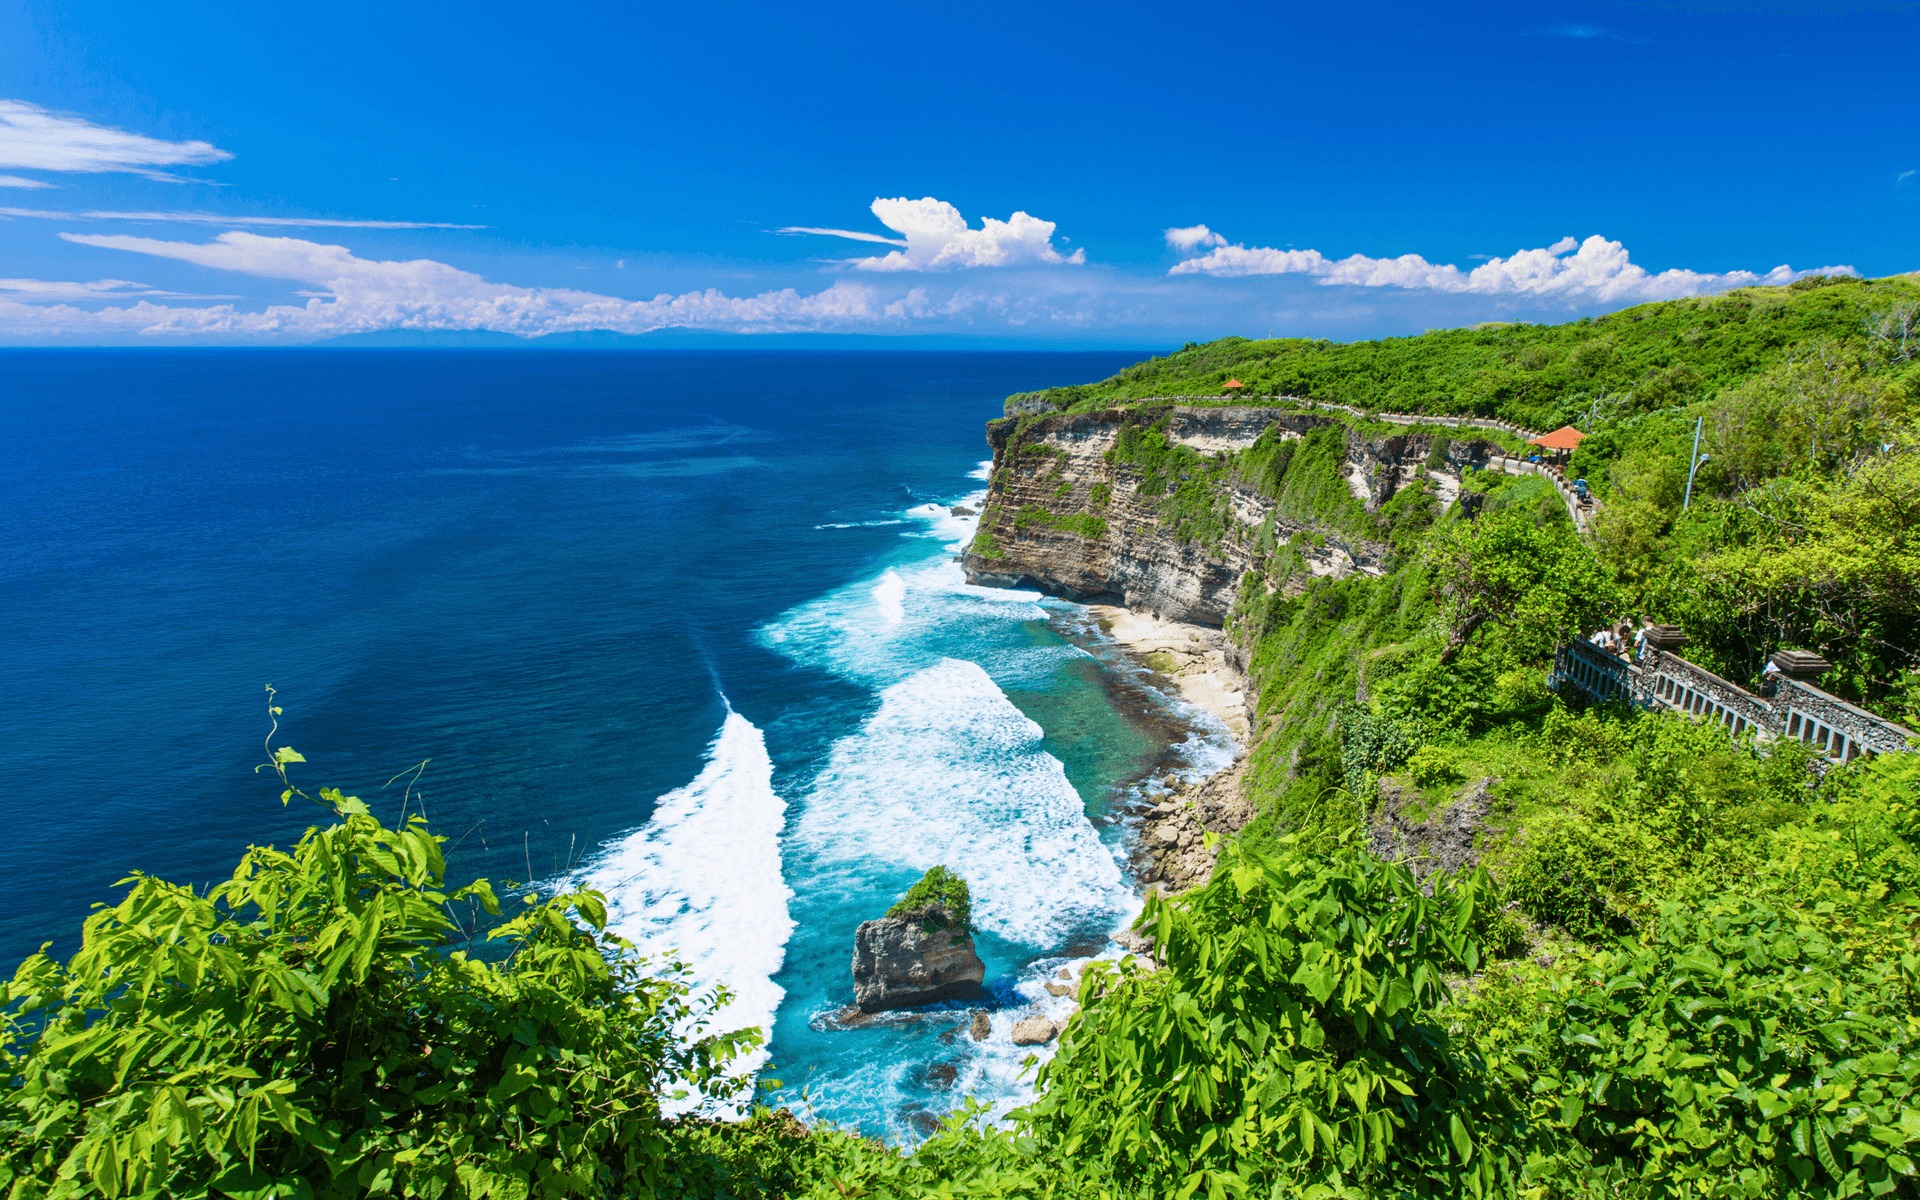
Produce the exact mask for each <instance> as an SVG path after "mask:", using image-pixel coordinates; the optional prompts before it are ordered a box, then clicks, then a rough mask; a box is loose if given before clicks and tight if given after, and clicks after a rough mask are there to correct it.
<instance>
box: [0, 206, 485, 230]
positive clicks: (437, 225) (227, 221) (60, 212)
mask: <svg viewBox="0 0 1920 1200" xmlns="http://www.w3.org/2000/svg"><path fill="white" fill-rule="evenodd" d="M0 216H5V217H38V218H40V219H42V220H47V221H176V222H186V223H188V224H192V225H262V226H269V227H277V228H309V229H311V228H321V229H487V228H489V226H486V225H455V224H452V223H451V222H447V221H347V220H335V219H334V218H332V217H226V216H221V215H220V214H219V213H193V212H110V211H107V210H105V209H97V208H96V209H84V210H80V211H67V210H64V209H53V208H0Z"/></svg>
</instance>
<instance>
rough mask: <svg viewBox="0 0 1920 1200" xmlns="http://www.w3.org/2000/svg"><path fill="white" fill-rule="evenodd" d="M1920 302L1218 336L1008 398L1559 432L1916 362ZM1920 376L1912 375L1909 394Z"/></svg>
mask: <svg viewBox="0 0 1920 1200" xmlns="http://www.w3.org/2000/svg"><path fill="white" fill-rule="evenodd" d="M1916 302H1920V280H1915V279H1914V278H1913V277H1911V276H1895V277H1893V278H1889V279H1878V280H1870V281H1864V282H1862V281H1856V280H1851V279H1847V280H1843V281H1839V282H1835V283H1833V284H1831V285H1828V286H1822V287H1817V288H1802V289H1799V290H1797V291H1796V290H1794V289H1791V288H1741V289H1738V290H1736V291H1732V292H1728V293H1726V294H1724V295H1718V296H1709V297H1701V298H1697V299H1689V300H1668V301H1662V302H1659V303H1654V304H1642V305H1639V306H1637V307H1634V308H1629V309H1624V310H1622V311H1620V312H1616V313H1611V314H1608V315H1607V316H1604V317H1594V318H1586V319H1582V320H1579V321H1574V322H1571V323H1569V324H1566V325H1525V324H1511V325H1490V326H1482V327H1479V328H1475V329H1448V330H1433V331H1430V332H1428V333H1425V334H1421V335H1420V336H1418V337H1401V338H1382V339H1379V340H1377V341H1368V342H1349V343H1335V342H1328V341H1316V340H1312V339H1307V338H1278V339H1270V340H1265V341H1249V340H1248V339H1246V338H1223V339H1221V340H1220V341H1217V342H1210V343H1208V344H1206V345H1203V346H1195V345H1191V344H1190V345H1189V347H1188V348H1186V349H1183V350H1181V351H1179V352H1178V353H1176V354H1172V355H1169V356H1167V357H1165V358H1155V359H1151V360H1149V361H1147V362H1143V363H1135V364H1134V365H1133V366H1130V367H1128V368H1126V369H1125V370H1124V371H1121V372H1120V373H1119V374H1117V375H1114V376H1112V377H1111V378H1109V379H1106V380H1103V381H1102V382H1100V383H1096V384H1086V385H1081V386H1076V387H1069V388H1049V389H1046V390H1045V391H1040V392H1032V393H1026V394H1024V395H1021V396H1014V397H1009V400H1010V401H1013V400H1024V399H1030V398H1031V399H1038V400H1039V401H1041V402H1043V403H1046V404H1049V405H1051V406H1052V407H1053V408H1054V409H1056V410H1059V411H1067V412H1085V411H1089V410H1092V409H1096V408H1108V407H1112V406H1114V405H1116V404H1123V403H1127V402H1130V401H1136V400H1145V399H1149V398H1154V397H1169V396H1217V395H1219V394H1220V390H1221V385H1222V384H1224V383H1225V382H1226V381H1227V379H1228V378H1229V377H1234V378H1238V379H1240V380H1241V381H1242V382H1244V383H1245V384H1247V385H1248V386H1247V392H1248V394H1249V395H1250V396H1256V397H1257V396H1269V395H1272V396H1291V397H1298V398H1301V399H1309V400H1314V401H1320V402H1325V403H1335V404H1346V405H1351V406H1352V407H1354V408H1356V409H1361V410H1374V411H1387V412H1415V413H1433V414H1435V415H1437V416H1452V415H1463V416H1464V415H1472V416H1482V417H1499V418H1503V419H1505V420H1509V421H1512V422H1514V423H1516V424H1519V425H1523V426H1526V427H1529V428H1533V429H1553V428H1557V427H1559V426H1560V425H1564V424H1568V423H1571V422H1573V421H1575V420H1576V419H1577V418H1579V417H1581V416H1583V415H1585V414H1588V413H1606V414H1611V415H1616V416H1628V415H1632V414H1634V413H1643V412H1652V411H1656V410H1659V409H1663V408H1670V407H1673V406H1675V405H1684V404H1687V403H1690V402H1692V401H1694V400H1697V399H1701V398H1704V397H1705V396H1707V395H1711V394H1713V393H1716V392H1718V391H1720V390H1723V389H1725V388H1728V387H1731V386H1733V385H1735V384H1736V383H1738V382H1739V381H1741V380H1743V379H1746V378H1748V377H1749V376H1752V375H1754V374H1755V373H1757V372H1761V371H1765V370H1767V369H1768V368H1771V367H1773V366H1775V365H1776V364H1780V363H1783V362H1785V361H1786V360H1788V359H1790V358H1791V357H1793V355H1794V353H1795V351H1796V349H1798V348H1800V347H1804V346H1807V345H1811V344H1813V343H1815V342H1818V341H1820V340H1821V339H1828V340H1831V341H1835V342H1842V341H1856V342H1861V343H1863V344H1866V343H1870V344H1871V346H1872V347H1875V348H1878V352H1880V353H1882V354H1883V355H1899V354H1901V353H1905V354H1907V356H1908V357H1907V358H1905V359H1903V360H1901V361H1902V362H1903V363H1905V364H1907V365H1909V366H1913V365H1915V362H1914V359H1915V356H1914V350H1915V347H1916V346H1917V345H1920V337H1916V336H1915V334H1914V332H1913V329H1914V319H1913V317H1912V308H1911V306H1912V305H1914V304H1915V303H1916ZM1917 378H1920V376H1916V375H1915V374H1914V373H1913V372H1912V371H1909V372H1908V373H1907V374H1906V375H1905V381H1906V385H1907V386H1909V387H1912V386H1913V385H1914V384H1915V381H1916V379H1917ZM1585 427H1586V426H1585V424H1583V425H1582V428H1585Z"/></svg>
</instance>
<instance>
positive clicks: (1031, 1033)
mask: <svg viewBox="0 0 1920 1200" xmlns="http://www.w3.org/2000/svg"><path fill="white" fill-rule="evenodd" d="M1059 1032H1060V1031H1059V1030H1058V1029H1055V1028H1054V1025H1053V1022H1052V1021H1049V1020H1047V1019H1046V1018H1045V1017H1025V1018H1023V1019H1021V1020H1018V1021H1015V1022H1014V1023H1013V1044H1014V1045H1016V1046H1044V1045H1046V1044H1047V1043H1048V1042H1050V1041H1052V1040H1053V1039H1054V1035H1055V1034H1058V1033H1059Z"/></svg>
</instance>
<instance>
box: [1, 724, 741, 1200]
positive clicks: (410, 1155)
mask: <svg viewBox="0 0 1920 1200" xmlns="http://www.w3.org/2000/svg"><path fill="white" fill-rule="evenodd" d="M296 761H300V756H299V755H298V754H296V753H294V752H293V751H292V750H291V749H288V748H284V747H283V748H280V749H278V750H277V751H276V752H275V765H276V767H278V768H280V769H282V770H284V768H285V766H286V764H287V763H289V762H296ZM289 794H291V791H290V793H289ZM320 800H321V801H322V802H323V803H324V804H325V805H326V806H327V807H328V808H329V809H330V810H331V812H332V814H333V818H334V819H333V821H332V823H331V824H329V825H327V826H325V827H315V828H312V829H310V830H308V832H307V834H306V836H305V837H304V838H302V839H301V841H300V843H299V845H297V846H296V847H294V848H293V849H292V850H290V851H282V850H277V849H274V848H272V847H265V848H257V849H254V850H251V851H249V852H248V854H247V856H246V857H245V858H244V859H242V860H241V862H240V864H239V866H238V867H237V868H236V869H235V870H234V873H233V875H232V877H231V878H230V879H228V880H226V881H225V882H223V883H220V884H219V885H217V886H214V887H212V888H210V889H207V890H204V891H202V890H198V889H195V888H192V887H189V886H185V885H181V884H173V883H168V882H165V881H163V880H160V879H156V878H153V877H151V876H147V875H135V876H133V877H131V878H130V879H128V880H127V881H126V883H127V884H128V885H129V887H128V890H127V892H126V894H125V896H124V897H122V898H121V900H120V901H119V902H118V903H117V904H114V905H112V906H110V907H102V908H100V909H99V910H98V911H96V912H95V913H94V915H93V916H92V917H90V918H89V919H88V920H87V923H86V927H85V929H84V931H83V935H82V944H81V947H80V949H79V951H78V953H76V954H75V955H74V956H73V957H72V958H71V959H70V960H69V961H68V962H66V963H64V964H62V963H56V962H54V961H52V960H50V959H48V958H47V957H46V956H45V955H44V954H37V955H35V956H33V957H32V958H29V959H28V960H27V961H26V962H25V963H23V964H21V966H20V968H19V970H18V971H17V972H16V973H15V974H14V977H13V979H12V981H11V982H10V983H8V984H7V985H5V987H4V989H0V1002H3V1003H4V1004H5V1005H6V1009H5V1021H6V1023H5V1025H4V1027H0V1055H4V1069H5V1073H6V1078H7V1079H8V1081H9V1086H8V1087H7V1088H6V1090H5V1091H4V1093H0V1183H4V1184H5V1185H6V1186H7V1187H8V1188H9V1193H8V1194H9V1195H10V1196H12V1197H16V1198H18V1200H27V1198H29V1197H46V1198H47V1200H54V1198H56V1197H69V1196H72V1197H80V1196H103V1197H120V1196H129V1197H131V1196H142V1197H146V1196H151V1197H175V1196H179V1197H187V1196H196V1197H198V1196H209V1195H225V1196H231V1197H235V1198H237V1200H256V1198H257V1200H266V1198H267V1197H285V1198H293V1200H297V1198H300V1197H309V1196H311V1197H335V1196H339V1197H345V1196H362V1195H370V1194H374V1195H394V1196H405V1197H423V1198H428V1200H432V1198H436V1197H442V1196H449V1197H451V1196H499V1197H529V1196H543V1197H544V1196H550V1197H561V1196H606V1195H640V1194H647V1193H648V1192H650V1191H652V1190H654V1189H655V1188H656V1187H657V1186H658V1185H659V1184H661V1183H662V1182H664V1180H665V1179H666V1178H667V1176H666V1172H667V1169H668V1162H669V1145H668V1141H667V1138H666V1136H665V1131H664V1125H663V1122H662V1118H661V1103H662V1100H663V1098H666V1097H671V1096H674V1095H679V1094H689V1095H688V1099H691V1100H699V1099H701V1098H705V1099H707V1100H708V1101H709V1102H724V1101H727V1100H730V1099H734V1098H737V1097H738V1095H739V1094H740V1092H741V1091H742V1089H744V1088H748V1087H750V1083H748V1082H747V1081H743V1080H740V1079H736V1078H734V1077H732V1076H730V1075H729V1074H727V1072H726V1067H727V1065H728V1063H729V1062H730V1061H731V1060H732V1059H733V1058H734V1057H735V1056H736V1055H737V1054H738V1053H739V1052H741V1051H742V1050H745V1049H748V1048H750V1047H752V1046H753V1045H755V1044H757V1043H758V1041H759V1039H760V1035H759V1034H758V1033H757V1032H753V1031H749V1032H747V1033H737V1034H726V1035H721V1036H707V1035H705V1034H704V1033H703V1032H702V1030H701V1026H702V1024H703V1022H704V1021H705V1019H706V1017H707V1016H708V1015H709V1014H710V1013H711V1011H712V1009H713V1007H714V1006H715V1004H717V1003H718V1002H720V1001H721V1000H723V999H724V997H723V996H709V997H703V998H696V997H693V996H691V995H689V992H688V988H687V986H686V985H685V984H684V983H683V982H681V981H680V978H679V974H678V970H677V967H676V965H675V964H649V963H646V962H645V961H643V960H641V959H639V958H637V957H635V956H634V954H633V952H632V947H631V946H630V945H628V944H627V943H626V942H624V941H622V940H621V939H620V938H618V937H616V936H614V935H612V934H611V933H609V932H608V931H607V929H606V909H605V903H604V901H603V900H602V899H601V898H600V897H599V896H598V895H596V894H595V893H592V892H586V891H582V892H573V893H568V894H563V895H555V896H549V897H546V898H544V899H540V898H537V897H535V896H533V895H531V894H528V895H525V896H523V897H522V898H521V901H520V903H519V904H518V905H517V907H518V909H519V911H518V912H517V913H515V914H513V915H512V916H511V917H510V918H509V919H506V920H503V921H500V922H499V923H497V924H496V925H495V926H494V927H493V928H492V929H491V930H490V931H489V932H488V934H487V935H486V938H485V939H484V941H485V944H486V945H487V946H490V947H491V949H492V953H477V952H476V950H477V947H476V945H475V934H474V928H473V922H474V921H475V920H477V919H478V918H479V915H480V914H481V913H482V912H484V913H488V914H495V915H498V914H499V913H500V905H499V903H498V901H497V900H496V898H495V895H494V892H493V890H492V889H491V887H490V886H489V885H488V884H487V883H486V882H485V881H484V880H482V881H477V882H475V883H471V884H468V885H466V886H465V887H461V888H449V887H447V885H446V882H445V875H446V868H445V863H444V861H443V859H442V856H441V847H440V841H441V839H439V838H437V837H435V836H434V835H432V834H431V833H429V832H428V831H427V829H426V828H425V826H424V823H423V822H421V821H420V820H419V819H418V818H415V819H413V820H411V821H409V822H408V823H407V825H406V826H405V827H404V828H402V829H398V830H393V829H387V828H385V827H384V826H382V825H381V824H380V822H378V821H377V820H375V819H374V817H372V816H371V815H370V814H369V813H368V812H367V808H366V806H365V804H363V803H362V802H361V801H359V800H358V799H356V798H355V797H352V796H345V795H342V794H340V793H339V792H337V791H334V790H331V789H328V790H323V791H322V792H321V793H320Z"/></svg>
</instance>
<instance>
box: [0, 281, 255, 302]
mask: <svg viewBox="0 0 1920 1200" xmlns="http://www.w3.org/2000/svg"><path fill="white" fill-rule="evenodd" d="M0 293H6V294H7V295H8V296H11V297H14V298H18V299H22V300H41V301H46V300H115V299H120V298H126V299H132V298H134V297H136V296H145V297H149V298H154V297H157V298H162V299H169V300H235V299H238V297H237V296H198V295H192V294H190V293H187V292H167V291H162V290H160V289H159V288H155V287H148V286H147V285H146V284H144V283H134V282H133V281H132V280H128V279H96V280H94V281H93V282H91V283H56V282H53V281H51V280H46V279H0Z"/></svg>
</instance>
